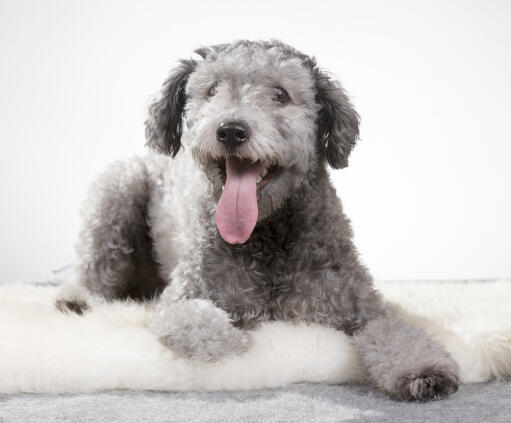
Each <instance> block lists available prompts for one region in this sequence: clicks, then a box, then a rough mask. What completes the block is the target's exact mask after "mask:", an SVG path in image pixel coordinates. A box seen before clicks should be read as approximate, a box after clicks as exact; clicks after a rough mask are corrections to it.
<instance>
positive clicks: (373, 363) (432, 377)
mask: <svg viewBox="0 0 511 423" xmlns="http://www.w3.org/2000/svg"><path fill="white" fill-rule="evenodd" d="M354 342H355V345H356V346H357V347H358V349H359V350H360V352H361V355H362V360H363V362H364V364H365V366H366V368H367V372H368V376H369V378H370V381H371V382H372V383H373V384H374V385H375V386H376V387H377V388H379V389H380V390H383V391H385V392H387V393H388V394H389V395H390V396H391V397H392V398H394V399H397V400H408V401H421V402H423V401H429V400H431V399H440V398H444V397H447V396H448V395H450V394H452V393H454V392H456V391H457V390H458V384H459V382H458V365H457V363H456V362H455V361H454V360H453V359H452V357H451V356H450V355H449V353H447V351H446V350H445V349H444V348H443V347H442V346H441V345H440V344H438V343H436V342H435V341H434V340H432V339H431V338H430V337H429V336H428V335H427V334H426V333H425V332H424V331H423V330H422V329H420V328H418V327H415V326H412V325H411V324H409V323H407V322H405V321H404V320H402V319H401V318H399V317H398V316H397V315H395V313H394V312H393V311H392V310H386V312H385V314H384V315H382V316H380V317H377V318H374V319H372V320H370V321H369V322H367V324H366V325H365V326H364V327H363V329H361V330H360V331H358V332H356V333H355V335H354Z"/></svg>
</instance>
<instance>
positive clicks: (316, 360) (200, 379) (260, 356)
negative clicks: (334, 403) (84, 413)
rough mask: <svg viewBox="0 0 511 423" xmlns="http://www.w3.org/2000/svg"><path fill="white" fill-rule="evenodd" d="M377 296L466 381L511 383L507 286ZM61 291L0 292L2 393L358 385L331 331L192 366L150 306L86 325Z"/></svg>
mask: <svg viewBox="0 0 511 423" xmlns="http://www.w3.org/2000/svg"><path fill="white" fill-rule="evenodd" d="M377 287H378V289H380V291H381V292H382V293H383V294H384V296H385V297H386V298H387V299H388V300H389V301H390V302H392V303H394V304H396V307H397V308H398V309H399V310H400V313H402V315H403V316H404V317H405V318H406V319H408V320H413V321H414V322H416V324H418V325H420V326H422V327H424V328H425V329H426V330H427V331H428V332H429V333H430V334H431V335H432V336H433V337H435V338H436V339H437V340H439V341H440V342H441V343H443V344H444V345H445V346H446V347H447V349H448V350H449V352H450V353H451V354H452V355H453V357H454V358H455V359H456V360H457V361H458V363H459V364H460V368H461V372H460V374H461V380H462V382H464V383H475V382H485V381H488V380H491V379H493V378H504V377H509V376H511V281H498V282H484V283H482V282H481V283H479V282H471V283H463V282H378V283H377ZM57 291H58V288H57V287H49V286H37V285H26V284H9V285H1V286H0V339H1V344H0V392H1V393H13V392H87V391H96V390H104V389H116V388H130V389H152V390H237V389H255V388H268V387H277V386H284V385H289V384H292V383H297V382H323V383H329V384H335V383H345V382H352V381H360V380H361V379H362V378H363V376H364V372H363V369H362V368H361V366H360V364H359V361H358V357H357V353H356V351H355V350H354V348H353V347H352V345H351V344H350V338H349V337H347V336H345V335H344V334H342V333H340V332H337V331H335V330H333V329H329V328H325V327H321V326H318V325H305V324H296V325H293V324H290V323H283V322H274V323H267V324H264V325H262V326H261V328H260V329H258V330H257V331H256V332H255V334H254V335H255V336H254V340H255V342H254V345H253V347H252V348H251V350H250V351H249V352H247V353H246V354H244V355H242V356H238V357H230V358H226V359H224V360H222V361H220V362H217V363H201V362H192V361H189V360H183V359H179V358H176V357H175V356H174V355H173V354H172V352H170V351H169V350H168V349H166V348H165V347H163V346H162V345H160V343H159V342H158V340H157V339H156V338H155V336H154V335H152V334H151V333H150V332H149V331H148V330H147V324H148V322H149V318H150V315H151V310H152V306H151V305H149V304H145V305H142V304H136V303H121V302H116V303H110V304H99V305H96V306H95V307H94V309H93V311H92V312H90V313H88V314H86V315H85V316H76V315H71V314H70V315H63V314H61V313H59V312H57V311H56V310H55V309H54V305H53V303H54V300H55V297H56V295H57ZM431 316H433V317H431Z"/></svg>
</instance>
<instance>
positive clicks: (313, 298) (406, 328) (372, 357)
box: [282, 267, 458, 401]
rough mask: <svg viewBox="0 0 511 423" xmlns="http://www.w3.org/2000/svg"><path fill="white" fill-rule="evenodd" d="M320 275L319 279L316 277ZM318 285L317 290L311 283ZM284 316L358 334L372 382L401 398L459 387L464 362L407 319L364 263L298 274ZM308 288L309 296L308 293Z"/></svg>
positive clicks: (418, 398) (421, 397)
mask: <svg viewBox="0 0 511 423" xmlns="http://www.w3.org/2000/svg"><path fill="white" fill-rule="evenodd" d="M313 277H314V279H313ZM310 286H314V291H310V290H308V291H307V287H310ZM294 292H295V294H294V295H291V296H289V297H288V298H287V299H286V301H285V302H284V303H283V304H284V309H283V310H282V312H284V313H285V315H284V318H286V319H290V318H299V319H301V320H307V321H312V322H316V323H320V324H323V325H327V326H331V327H334V328H336V329H338V330H342V331H343V332H345V333H346V334H348V335H352V336H353V341H354V344H355V346H356V347H357V349H358V350H359V351H360V354H361V359H362V362H363V363H364V365H365V367H366V369H367V375H368V378H369V382H370V383H371V384H372V385H374V386H375V387H376V388H378V389H379V390H381V391H384V392H386V393H388V394H389V396H390V397H392V398H394V399H398V400H415V401H427V400H430V399H438V398H442V397H446V396H448V395H449V394H451V393H454V392H456V391H457V389H458V365H457V363H456V362H455V361H454V360H453V359H452V357H451V356H450V355H449V354H448V353H447V351H446V350H445V349H444V348H443V347H442V346H441V345H440V344H438V343H437V342H435V341H434V340H433V339H431V338H430V337H429V336H428V334H427V333H426V332H424V331H423V330H422V329H420V328H418V327H415V326H413V325H411V324H409V323H407V322H405V321H404V320H403V319H401V318H400V317H399V316H398V315H397V314H396V313H395V312H394V310H393V309H391V307H390V306H388V305H386V304H385V303H384V301H383V299H382V298H381V296H380V295H379V294H378V292H377V291H376V290H375V289H374V288H373V286H372V283H371V278H370V276H369V275H367V273H366V272H365V271H364V270H363V269H362V268H361V267H358V268H357V267H354V268H352V269H345V271H344V273H340V272H334V271H331V270H329V271H327V272H325V273H324V275H322V277H318V275H313V276H308V275H307V274H306V273H304V274H303V276H302V277H301V278H298V277H297V278H296V279H295V289H294ZM303 293H306V294H308V295H304V294H303Z"/></svg>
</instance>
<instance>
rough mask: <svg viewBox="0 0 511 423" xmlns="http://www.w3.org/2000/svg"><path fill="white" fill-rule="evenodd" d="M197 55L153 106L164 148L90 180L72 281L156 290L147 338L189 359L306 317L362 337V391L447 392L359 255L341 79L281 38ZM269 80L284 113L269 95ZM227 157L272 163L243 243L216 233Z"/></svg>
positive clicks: (447, 372) (429, 346)
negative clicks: (349, 203)
mask: <svg viewBox="0 0 511 423" xmlns="http://www.w3.org/2000/svg"><path fill="white" fill-rule="evenodd" d="M197 53H198V54H199V55H200V56H201V60H197V61H195V60H190V61H183V62H181V63H180V65H179V66H178V68H177V69H176V70H175V71H174V72H172V73H171V74H170V77H169V79H168V80H167V81H166V82H165V83H164V85H163V89H162V93H161V95H160V96H159V97H158V98H157V99H156V100H155V101H154V103H153V104H152V105H151V106H150V108H149V118H148V120H147V122H146V135H147V143H148V145H149V146H150V147H151V148H152V149H154V150H157V151H159V152H160V153H162V154H163V155H162V156H147V157H144V158H135V159H133V160H131V161H126V162H118V163H115V164H114V165H112V167H111V168H110V169H109V170H107V172H106V173H105V174H104V175H102V176H101V177H100V178H99V181H98V182H97V183H96V185H95V186H94V187H93V189H92V191H91V194H90V196H89V200H88V201H87V203H86V207H85V210H84V229H83V231H82V233H81V237H80V242H79V244H78V252H79V255H80V259H81V262H80V266H79V272H78V279H79V283H80V284H81V285H83V286H85V287H86V288H87V289H88V291H89V292H91V293H92V294H94V295H97V296H102V297H105V298H107V299H113V298H137V299H139V298H148V297H151V296H154V295H158V294H159V293H160V291H161V290H163V293H162V295H161V297H160V300H159V305H158V308H157V312H156V313H155V315H154V318H153V321H152V322H151V329H152V330H153V332H154V333H156V334H157V335H158V336H159V338H160V340H161V342H162V343H164V344H165V345H167V346H168V347H169V348H171V349H173V350H174V351H175V352H176V353H178V354H181V355H183V356H187V357H193V358H196V359H198V360H216V359H219V358H221V357H223V356H226V355H229V354H238V353H240V352H242V351H245V350H246V349H247V348H249V345H250V329H251V328H253V327H254V326H256V325H257V324H258V323H260V322H263V321H268V320H293V321H297V320H299V321H306V322H314V323H320V324H322V325H325V326H329V327H333V328H336V329H338V330H342V331H344V332H345V333H346V334H349V335H355V337H354V340H355V343H356V345H357V346H358V348H359V349H360V351H361V352H362V356H363V360H364V363H365V364H366V366H367V369H368V374H369V376H370V379H371V382H372V383H373V384H374V385H375V386H376V387H377V388H379V389H382V390H384V391H386V392H388V393H389V395H391V396H392V397H393V398H396V399H407V400H419V401H424V400H427V399H432V398H440V397H443V396H446V395H448V394H450V393H452V392H455V391H456V389H457V386H458V379H457V366H456V364H455V363H454V361H453V360H452V358H451V357H450V356H449V354H448V353H446V352H445V351H444V349H443V348H442V347H440V346H439V345H438V344H437V343H436V342H434V341H432V340H431V339H430V338H429V337H428V336H427V335H426V334H425V333H424V332H423V331H421V330H418V329H416V328H414V327H413V326H410V324H408V323H405V322H404V321H402V320H399V319H398V318H397V317H394V316H393V314H392V313H391V312H390V311H389V310H387V309H386V308H385V306H384V305H383V303H382V300H381V297H380V295H379V294H378V292H377V291H375V289H374V288H373V285H372V279H371V276H370V275H369V273H368V271H367V269H366V268H365V267H364V266H363V265H362V264H361V263H360V260H359V259H358V254H357V251H356V248H355V246H354V245H353V242H352V231H351V227H350V223H349V221H348V219H347V218H346V217H345V215H344V213H343V210H342V206H341V203H340V201H339V199H338V197H337V195H336V193H335V190H334V188H333V187H332V184H331V182H330V180H329V177H328V172H327V164H330V165H331V166H332V167H333V168H342V167H345V166H347V164H348V156H349V154H350V152H351V150H352V149H353V147H354V145H355V142H356V139H357V137H358V123H359V118H358V115H357V113H356V112H355V110H354V108H353V106H352V104H351V102H350V101H349V99H348V97H347V95H346V93H345V92H344V90H343V89H342V87H341V85H340V84H339V83H338V82H337V81H335V80H334V79H333V78H332V77H330V76H328V75H327V74H326V73H325V72H324V71H322V70H321V69H320V68H318V66H317V65H316V62H315V61H314V59H312V58H310V57H308V56H306V55H304V54H302V53H300V52H298V51H297V50H295V49H293V48H292V47H289V46H287V45H285V44H282V43H280V42H277V41H271V42H250V41H239V42H235V43H232V44H225V45H217V46H212V47H208V48H202V49H200V50H197ZM277 86H278V87H284V88H285V89H286V90H287V91H288V92H289V94H290V98H291V101H290V102H289V104H280V103H278V102H276V101H275V100H274V91H275V87H277ZM212 87H214V95H211V89H212ZM182 119H184V121H185V122H186V127H187V128H186V129H185V130H184V131H183V120H182ZM231 119H236V120H243V121H244V122H246V123H247V124H248V125H249V126H250V127H251V129H252V130H251V132H252V135H251V137H250V141H249V142H247V143H244V144H243V145H241V146H240V147H238V148H237V149H236V150H232V149H231V150H228V149H226V147H225V146H224V145H222V144H221V143H219V142H218V141H217V140H216V137H215V131H216V129H217V127H218V125H219V124H220V123H221V122H224V121H226V120H231ZM182 147H184V151H183V152H182V153H180V154H177V153H178V151H181V150H182ZM176 154H177V157H176V160H174V161H171V160H170V159H169V156H176ZM229 155H235V156H238V157H239V158H243V159H246V160H251V161H255V160H259V161H261V162H262V163H263V164H264V165H266V166H271V165H275V166H278V169H279V173H278V174H276V176H274V178H273V179H272V181H271V182H270V183H269V184H268V185H267V186H266V187H265V188H264V189H263V190H262V192H261V195H260V198H259V199H258V209H259V217H258V222H257V225H256V227H255V229H254V231H253V233H252V234H251V236H250V238H249V239H248V241H247V242H245V243H244V244H236V245H233V244H228V243H227V242H225V241H224V240H223V239H222V238H221V236H220V235H219V232H218V230H217V227H216V225H215V218H214V216H215V209H216V204H217V202H218V199H219V197H220V195H221V193H222V178H221V170H220V169H219V162H220V161H221V160H225V157H226V156H229Z"/></svg>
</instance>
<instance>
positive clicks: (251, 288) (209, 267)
mask: <svg viewBox="0 0 511 423" xmlns="http://www.w3.org/2000/svg"><path fill="white" fill-rule="evenodd" d="M281 222H285V223H282V224H277V225H265V226H264V227H262V228H258V229H257V230H256V231H254V233H253V235H252V236H251V238H250V240H249V241H248V242H247V243H245V244H243V245H229V244H227V243H225V242H224V241H223V240H222V239H221V238H219V237H218V238H216V239H215V240H214V242H213V243H212V244H211V248H209V249H208V250H207V251H206V253H205V255H204V260H203V266H202V271H203V281H205V283H206V285H207V290H208V292H209V296H210V298H211V299H212V300H213V301H214V302H215V303H216V304H217V305H218V306H220V307H221V308H222V309H224V310H226V311H227V312H229V313H230V315H231V317H232V318H233V320H234V322H235V324H237V325H238V326H250V325H251V324H253V323H255V322H257V321H262V320H270V319H274V318H276V316H278V315H280V314H281V312H282V307H283V304H285V303H286V300H287V299H288V298H289V296H291V295H293V293H294V292H295V289H296V286H297V284H298V281H299V280H300V279H301V278H303V277H304V269H303V264H304V260H303V256H304V255H306V254H307V252H306V251H304V250H303V248H300V246H299V244H300V243H299V239H298V238H297V237H296V236H295V232H294V223H295V222H294V221H293V220H292V219H288V220H284V221H282V220H281Z"/></svg>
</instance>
